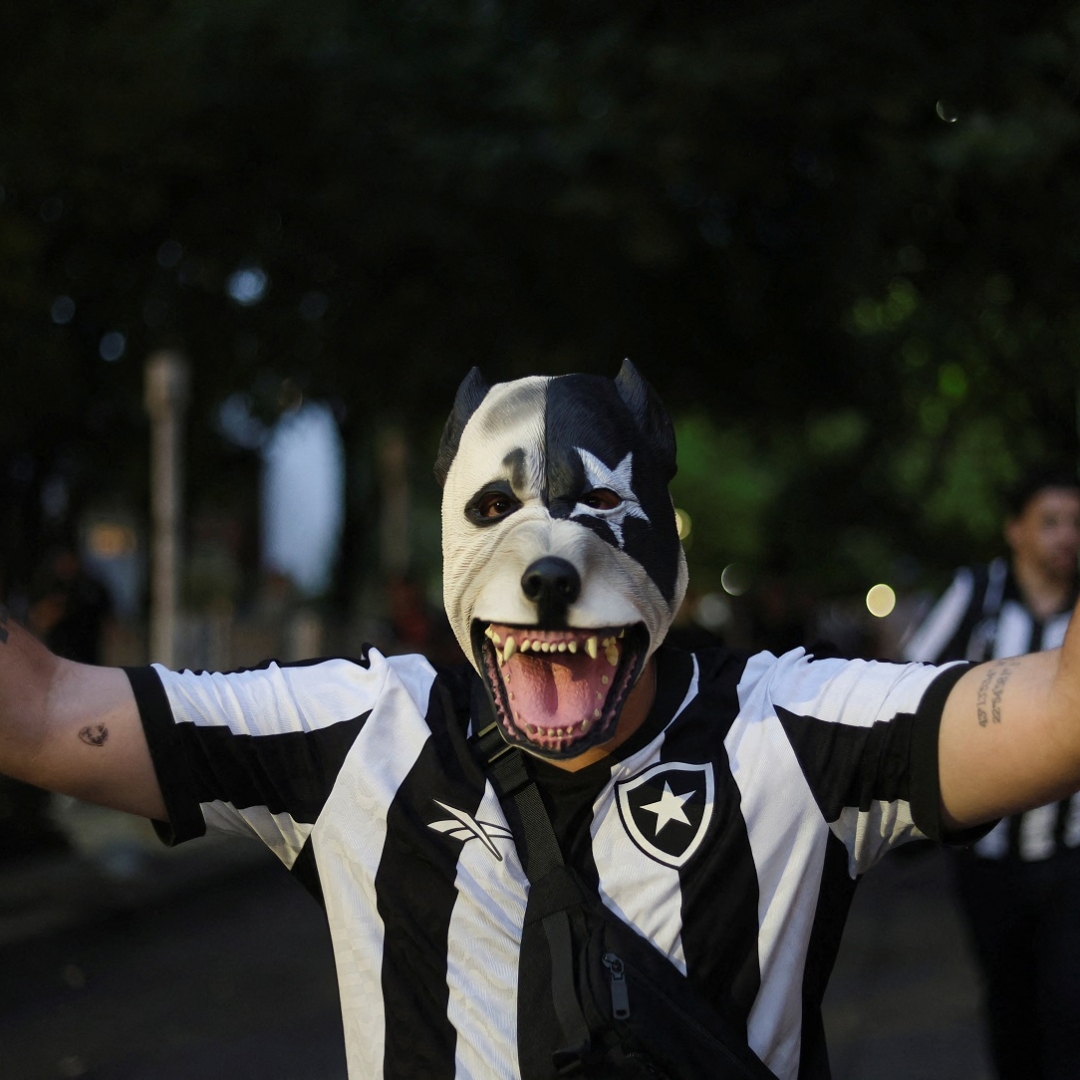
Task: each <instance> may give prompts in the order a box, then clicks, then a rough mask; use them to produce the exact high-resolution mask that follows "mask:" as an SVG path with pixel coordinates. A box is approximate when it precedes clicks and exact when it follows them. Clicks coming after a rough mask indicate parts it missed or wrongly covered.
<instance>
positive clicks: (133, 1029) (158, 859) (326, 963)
mask: <svg viewBox="0 0 1080 1080" xmlns="http://www.w3.org/2000/svg"><path fill="white" fill-rule="evenodd" d="M56 817H57V819H58V821H59V822H60V823H61V826H62V827H63V828H64V829H65V831H66V832H67V833H68V835H70V836H71V837H72V839H73V843H74V851H73V853H71V854H68V855H48V856H42V857H39V858H33V859H28V860H22V861H20V862H18V863H11V864H4V863H0V1077H2V1078H3V1080H53V1078H71V1077H83V1078H87V1080H345V1075H346V1074H345V1059H344V1052H343V1049H342V1033H341V1021H340V1018H339V1016H338V1011H337V989H336V983H335V977H334V970H333V960H332V956H331V951H330V941H329V935H328V932H327V930H326V925H325V921H324V919H323V916H322V913H321V911H320V910H319V908H318V907H317V906H316V904H315V902H314V901H313V900H312V899H311V898H310V897H309V896H308V895H307V894H306V893H305V892H304V891H303V890H302V889H301V888H300V887H299V886H298V885H296V884H295V883H294V882H293V881H292V880H291V878H290V877H289V875H288V874H287V873H285V872H284V870H283V869H282V868H281V867H280V866H279V865H278V864H277V862H276V860H275V859H274V858H273V856H271V855H269V854H267V853H266V852H265V851H264V850H263V849H262V848H261V846H260V845H258V844H256V843H254V842H251V841H245V840H242V839H236V840H202V841H197V842H195V843H192V844H187V845H183V846H182V847H180V848H177V849H173V850H169V849H166V848H164V847H163V846H162V845H160V844H159V843H158V842H157V840H156V838H155V837H154V836H153V834H152V831H151V829H150V827H149V825H148V824H146V823H145V822H142V821H139V820H137V819H134V818H130V817H127V816H126V815H122V814H116V813H113V812H112V811H106V810H101V809H99V808H96V807H88V806H86V805H85V804H82V803H76V802H74V801H72V800H57V813H56ZM825 1016H826V1026H827V1029H828V1032H829V1037H830V1038H829V1044H830V1054H831V1058H832V1061H833V1072H834V1077H835V1080H922V1078H925V1080H954V1078H955V1080H989V1077H990V1073H989V1070H988V1068H987V1065H986V1059H985V1053H984V1050H983V1047H982V1034H981V1030H980V1027H979V1023H978V1018H977V983H976V978H975V974H974V970H973V968H972V964H971V958H970V954H969V952H968V949H967V944H966V941H965V940H964V937H963V933H962V928H961V925H960V923H959V920H958V917H957V913H956V910H955V908H954V906H953V903H952V899H951V894H950V892H949V889H948V881H947V866H946V863H945V859H944V856H943V854H942V853H941V852H938V851H936V850H933V849H930V848H926V849H925V850H921V851H918V852H916V853H915V854H913V855H912V856H909V857H905V856H904V855H902V854H901V855H899V856H898V855H891V856H889V857H888V858H887V859H886V860H885V861H884V862H883V864H882V865H881V866H880V867H878V868H876V869H875V870H874V871H873V872H872V873H871V874H869V875H868V876H867V878H866V879H865V881H864V882H863V883H862V884H861V885H860V888H859V892H858V894H857V896H856V899H855V903H854V905H853V909H852V914H851V919H850V921H849V924H848V932H847V936H846V938H845V942H844V947H843V949H842V952H841V956H840V958H839V960H838V962H837V966H836V970H835V973H834V976H833V980H832V983H831V984H830V988H829V992H828V995H827V998H826V1010H825Z"/></svg>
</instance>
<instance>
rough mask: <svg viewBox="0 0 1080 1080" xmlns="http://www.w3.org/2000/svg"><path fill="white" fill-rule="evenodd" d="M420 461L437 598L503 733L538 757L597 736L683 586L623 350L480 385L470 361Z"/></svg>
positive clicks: (656, 446) (653, 412) (643, 391)
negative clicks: (612, 364)
mask: <svg viewBox="0 0 1080 1080" xmlns="http://www.w3.org/2000/svg"><path fill="white" fill-rule="evenodd" d="M435 475H436V477H437V478H438V480H439V482H440V483H441V484H442V485H443V502H442V536H443V582H444V586H443V591H444V600H445V604H446V612H447V615H448V617H449V619H450V623H451V625H452V626H453V628H454V633H455V634H456V635H457V639H458V641H459V642H460V644H461V647H462V649H463V650H464V651H465V655H466V656H468V657H470V658H471V660H472V663H473V665H474V666H475V667H476V669H477V671H478V672H479V673H480V676H481V678H482V679H483V680H484V682H485V684H486V686H487V689H488V692H489V694H490V696H491V701H492V703H493V706H494V709H495V715H496V717H497V718H498V721H499V727H500V731H501V732H502V734H503V737H504V738H505V739H506V740H507V741H508V742H509V743H511V744H515V745H519V746H521V747H522V748H523V749H526V750H529V751H531V752H532V753H534V754H539V755H540V756H542V757H550V758H567V757H573V756H576V755H577V754H580V753H582V752H583V751H584V750H586V749H588V748H589V747H592V746H596V745H599V744H600V743H603V742H606V741H607V740H608V739H610V738H611V737H612V735H614V733H615V729H616V726H617V724H618V717H619V713H620V711H621V709H622V706H623V704H624V703H625V701H626V698H627V695H628V694H629V692H630V689H631V687H632V686H633V685H634V683H635V682H636V681H637V678H638V676H639V675H640V674H641V671H642V668H643V667H644V664H645V662H646V660H647V659H648V657H649V656H650V655H651V654H652V652H653V651H654V650H655V649H656V647H657V646H658V645H659V644H660V642H661V641H662V640H663V638H664V635H665V634H666V633H667V630H668V627H669V626H670V625H671V620H672V618H673V617H674V614H675V612H676V611H677V610H678V607H679V604H680V603H681V602H682V598H683V594H684V593H685V591H686V559H685V556H684V554H683V550H682V545H681V543H680V542H679V537H678V530H677V527H676V522H675V513H674V510H673V507H672V503H671V496H670V495H669V494H668V483H669V481H670V480H671V478H672V477H673V476H674V475H675V437H674V433H673V430H672V426H671V421H670V419H669V418H668V415H667V413H666V412H665V410H664V407H663V405H662V404H661V403H660V400H659V399H658V398H657V396H656V395H655V393H654V392H653V390H652V389H651V387H650V386H649V385H648V384H647V383H646V382H645V380H644V379H642V378H641V376H640V375H639V374H638V372H637V370H636V369H635V368H634V366H633V364H631V363H630V361H629V360H627V361H626V362H624V364H623V366H622V369H621V370H620V372H619V374H618V377H617V378H615V379H614V380H612V379H606V378H601V377H599V376H593V375H563V376H558V377H553V378H545V377H532V378H526V379H519V380H517V381H515V382H509V383H499V384H497V385H496V386H493V387H488V385H487V384H486V383H485V381H484V379H483V376H482V375H481V374H480V372H479V370H478V369H476V368H473V370H472V371H471V372H470V373H469V375H468V376H467V377H466V379H465V381H464V382H463V383H462V384H461V386H460V388H459V389H458V393H457V398H456V400H455V402H454V409H453V412H452V413H451V415H450V419H449V421H448V422H447V425H446V429H445V431H444V432H443V439H442V445H441V447H440V450H439V456H438V460H437V462H436V465H435Z"/></svg>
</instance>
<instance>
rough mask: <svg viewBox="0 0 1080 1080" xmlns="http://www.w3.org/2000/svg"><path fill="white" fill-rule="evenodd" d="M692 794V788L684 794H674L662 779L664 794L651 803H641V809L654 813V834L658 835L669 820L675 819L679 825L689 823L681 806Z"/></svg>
mask: <svg viewBox="0 0 1080 1080" xmlns="http://www.w3.org/2000/svg"><path fill="white" fill-rule="evenodd" d="M693 794H694V792H693V790H690V791H688V792H687V793H686V794H685V795H676V794H675V793H674V792H673V791H672V790H671V785H670V784H669V783H668V782H667V781H666V780H665V781H664V794H663V795H661V796H660V798H659V799H658V800H657V801H656V802H653V803H643V804H642V806H641V809H642V810H648V811H649V813H650V814H655V815H656V835H657V836H659V835H660V830H661V829H662V828H663V827H664V826H665V825H667V823H668V822H669V821H677V822H679V823H680V824H681V825H689V824H690V819H689V818H688V817H687V816H686V811H685V810H683V806H684V805H685V803H686V800H687V799H689V798H690V797H691V796H692V795H693Z"/></svg>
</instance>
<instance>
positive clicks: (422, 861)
mask: <svg viewBox="0 0 1080 1080" xmlns="http://www.w3.org/2000/svg"><path fill="white" fill-rule="evenodd" d="M657 659H658V663H659V672H658V675H659V679H658V685H659V691H658V696H657V700H656V703H655V705H654V707H653V710H652V712H651V714H650V716H649V719H648V720H647V722H646V724H645V725H644V726H643V727H642V729H641V730H640V731H638V732H637V733H636V734H635V736H634V737H632V738H631V739H630V740H628V741H627V742H626V743H625V744H624V745H623V746H621V747H620V748H619V750H618V752H617V754H616V755H614V756H612V757H610V758H607V759H605V760H603V761H600V762H598V763H596V764H594V765H592V766H590V767H588V768H586V769H583V770H581V771H579V772H577V773H567V772H564V771H562V770H559V769H557V768H556V767H554V766H552V765H550V764H549V763H546V762H541V761H537V762H535V773H536V776H537V781H538V784H539V786H540V789H541V792H542V794H543V796H544V799H545V802H546V803H547V805H548V806H549V808H550V811H551V813H552V816H553V821H554V824H555V828H556V831H557V833H558V835H559V839H560V843H561V845H562V847H563V850H564V854H565V855H566V857H567V858H568V859H569V860H570V861H572V862H573V863H574V865H575V866H577V867H578V869H579V870H580V871H581V873H582V874H583V875H584V876H585V878H586V879H587V880H590V881H592V882H594V883H595V885H596V888H597V889H598V891H599V893H600V895H601V896H602V897H603V899H604V902H605V903H606V904H607V905H608V906H609V907H610V908H612V909H613V910H614V911H616V912H617V913H618V914H619V915H620V916H621V917H622V918H623V919H624V920H626V921H627V922H628V923H630V924H631V925H633V926H634V927H636V928H637V929H638V930H639V931H640V932H641V933H643V934H644V935H646V936H647V937H649V938H650V939H651V940H652V941H653V942H654V943H655V944H656V945H657V946H658V948H660V949H661V950H662V951H663V952H664V953H665V954H666V955H667V956H668V957H669V958H670V960H671V962H672V963H673V964H675V965H676V966H677V967H678V968H679V969H680V970H681V971H683V972H684V973H686V974H688V976H689V977H690V979H691V981H692V982H693V983H694V984H695V986H696V987H697V988H698V990H699V991H700V992H701V993H702V994H703V995H704V996H705V997H706V998H708V999H709V1000H711V1001H712V1003H713V1004H714V1005H715V1006H716V1007H717V1008H719V1009H722V1010H724V1011H725V1012H726V1013H728V1015H730V1016H731V1017H732V1018H733V1019H734V1021H735V1022H736V1023H737V1024H739V1025H742V1026H744V1027H745V1031H746V1034H747V1038H748V1040H749V1043H750V1045H751V1046H752V1047H753V1049H754V1050H755V1051H756V1052H757V1053H758V1055H759V1056H760V1057H761V1058H762V1059H763V1060H764V1061H765V1062H766V1064H768V1065H769V1067H770V1068H771V1069H772V1070H773V1071H774V1072H775V1073H776V1074H777V1075H778V1076H779V1077H782V1078H792V1080H794V1078H795V1077H797V1076H799V1077H823V1076H828V1064H827V1058H826V1054H825V1047H824V1035H823V1029H822V1023H821V1016H820V1003H821V998H822V995H823V993H824V990H825V983H826V981H827V979H828V974H829V971H830V970H831V967H832V963H833V960H834V958H835V955H836V951H837V948H838V944H839V939H840V933H841V929H842V926H843V922H844V919H845V917H846V914H847V909H848V904H849V902H850V899H851V895H852V892H853V889H854V885H855V881H856V879H857V876H858V875H859V874H860V873H862V871H864V870H865V869H867V868H868V867H869V866H870V865H871V864H872V863H873V862H875V861H876V860H877V858H878V857H879V856H880V855H881V854H882V853H883V852H884V851H885V850H887V849H888V848H889V847H890V846H893V845H895V844H897V843H899V842H902V841H903V840H905V839H909V838H913V837H918V836H923V835H926V836H931V837H934V838H937V837H938V835H939V831H940V823H939V803H940V799H939V791H938V773H937V731H938V722H939V719H940V714H941V708H942V705H943V703H944V700H945V697H946V696H947V694H948V691H949V689H950V688H951V686H952V684H953V683H954V682H955V680H956V678H958V677H959V675H960V674H961V673H962V672H963V670H964V666H963V665H959V666H956V667H953V668H950V669H947V670H945V671H944V672H942V671H941V670H940V669H936V668H928V667H922V666H919V665H910V666H901V665H892V664H880V663H868V662H862V661H843V660H833V659H829V660H813V659H812V658H811V657H808V656H806V655H805V654H803V652H802V650H796V651H794V652H792V653H788V654H786V655H784V656H782V657H780V658H779V659H777V658H775V657H774V656H772V655H771V654H769V653H760V654H757V655H753V656H747V655H745V654H742V653H735V652H731V651H729V650H710V651H706V652H702V653H698V654H690V653H683V652H679V651H677V650H674V649H669V648H662V649H661V650H660V651H659V652H658V654H657ZM129 674H130V676H131V680H132V683H133V686H134V687H135V691H136V696H137V698H138V701H139V706H140V709H141V711H142V716H143V719H144V724H145V727H146V730H147V735H148V738H149V741H150V747H151V752H152V754H153V758H154V763H155V766H156V768H157V771H158V776H159V780H160V783H161V787H162V790H163V792H164V795H165V800H166V804H167V807H168V810H169V815H170V819H171V823H172V824H171V830H170V829H166V828H165V827H162V828H161V831H162V833H163V835H164V836H166V838H169V837H171V838H172V839H174V840H176V841H181V840H186V839H190V838H192V837H194V836H198V835H201V834H202V833H203V832H204V831H205V830H206V829H208V828H209V829H223V830H228V831H234V832H235V831H241V832H246V833H249V834H250V833H254V834H256V835H257V836H258V837H260V838H261V839H262V840H263V841H264V842H265V843H266V844H267V845H268V846H269V847H271V848H272V849H273V850H274V852H275V853H276V854H277V855H278V856H279V857H280V859H281V860H282V862H283V863H284V864H285V865H286V866H287V867H289V868H290V869H291V870H292V871H293V872H294V873H295V874H296V875H297V876H298V877H299V878H300V879H301V880H302V881H303V882H304V883H305V884H306V885H307V886H308V887H309V888H310V889H311V890H312V891H313V892H314V893H315V894H316V895H317V896H319V897H320V898H321V900H322V901H323V903H324V905H325V908H326V912H327V916H328V918H329V922H330V929H331V935H332V939H333V946H334V952H335V962H336V966H337V972H338V981H339V986H340V991H341V1005H342V1012H343V1017H344V1026H345V1037H346V1043H347V1054H348V1059H349V1068H350V1075H351V1076H353V1077H356V1078H360V1077H379V1076H383V1077H388V1078H397V1077H417V1076H423V1077H425V1078H429V1080H435V1078H439V1077H516V1076H518V1075H520V1067H519V1062H518V1042H517V1030H518V1023H519V1017H518V1013H517V1001H516V990H517V986H518V981H519V977H526V973H522V972H519V965H518V948H519V942H520V937H521V926H522V919H523V916H524V912H525V903H526V896H527V890H528V881H527V879H526V877H525V874H524V873H523V871H522V868H521V862H520V860H519V857H518V853H517V851H516V849H515V845H514V840H513V836H512V834H511V832H510V830H509V828H508V826H507V822H506V819H505V817H504V816H503V812H502V808H501V806H500V805H499V802H498V800H497V798H496V797H495V795H494V792H493V791H492V788H491V786H490V785H489V784H488V783H487V781H486V777H485V776H484V775H483V773H482V771H481V769H480V768H479V766H478V764H477V763H476V761H475V760H474V758H473V757H472V755H471V752H470V749H469V746H468V744H467V742H466V737H467V735H468V734H469V730H470V727H471V723H472V722H471V720H470V708H471V705H474V704H476V707H477V708H479V705H478V704H477V703H478V702H479V701H480V698H479V696H478V690H479V680H478V679H477V678H476V676H475V675H474V674H473V672H472V669H471V668H467V667H462V668H460V669H453V670H450V671H445V672H442V673H438V674H437V673H436V672H435V671H434V670H433V669H432V668H431V667H430V665H429V664H428V663H427V662H426V661H425V660H423V659H422V658H420V657H416V656H402V657H390V658H386V657H384V656H382V655H381V654H380V653H378V652H376V651H375V650H370V651H368V652H367V653H366V654H365V655H364V656H363V657H362V658H360V659H359V660H346V659H334V660H323V661H318V662H313V663H310V664H301V665H289V666H279V665H277V664H274V663H271V664H269V665H267V666H266V667H264V668H260V669H256V670H251V671H242V672H235V673H231V674H209V673H200V674H193V673H190V672H186V673H184V674H177V673H173V672H169V671H166V670H165V669H163V668H158V667H155V668H144V669H135V670H132V671H131V672H130V673H129ZM472 711H473V715H478V714H477V713H476V712H475V709H474V710H472Z"/></svg>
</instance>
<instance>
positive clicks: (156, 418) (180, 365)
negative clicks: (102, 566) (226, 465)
mask: <svg viewBox="0 0 1080 1080" xmlns="http://www.w3.org/2000/svg"><path fill="white" fill-rule="evenodd" d="M187 398H188V365H187V362H186V361H185V360H184V358H183V357H182V356H180V355H179V354H178V353H174V352H159V353H155V354H154V355H153V356H151V357H150V359H149V360H147V362H146V411H147V412H148V413H149V414H150V515H151V519H152V530H151V540H150V660H152V661H156V662H158V663H161V664H164V665H165V666H166V667H174V666H175V665H176V662H177V659H178V657H177V647H176V646H177V640H176V639H177V633H176V626H177V608H178V599H179V598H178V592H179V580H180V521H181V517H182V508H183V491H182V483H183V481H182V452H183V451H182V445H183V439H182V435H183V419H184V411H185V409H186V407H187Z"/></svg>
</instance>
